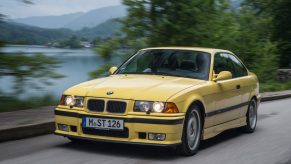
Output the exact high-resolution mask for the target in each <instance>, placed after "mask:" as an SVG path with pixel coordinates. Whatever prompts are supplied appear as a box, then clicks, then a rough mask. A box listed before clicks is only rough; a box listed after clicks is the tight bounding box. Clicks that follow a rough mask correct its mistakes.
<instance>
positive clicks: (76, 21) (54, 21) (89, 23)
mask: <svg viewBox="0 0 291 164" xmlns="http://www.w3.org/2000/svg"><path fill="white" fill-rule="evenodd" d="M125 16H126V7H125V6H123V5H118V6H109V7H104V8H99V9H94V10H91V11H88V12H85V13H81V12H79V13H72V14H66V15H60V16H40V17H28V18H21V19H13V20H11V21H12V22H16V23H21V24H26V25H30V26H37V27H42V28H51V29H56V28H68V29H71V30H75V31H77V30H81V29H82V28H84V27H88V28H91V27H95V26H97V25H99V24H100V23H102V22H105V21H107V20H109V19H114V18H120V17H125Z"/></svg>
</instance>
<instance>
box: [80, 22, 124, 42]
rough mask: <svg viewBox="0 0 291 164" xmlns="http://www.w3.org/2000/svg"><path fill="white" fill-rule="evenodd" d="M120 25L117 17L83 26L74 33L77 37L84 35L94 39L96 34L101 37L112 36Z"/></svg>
mask: <svg viewBox="0 0 291 164" xmlns="http://www.w3.org/2000/svg"><path fill="white" fill-rule="evenodd" d="M121 27H122V25H121V23H120V22H119V21H118V19H109V20H107V21H105V22H103V23H101V24H99V25H97V26H95V27H92V28H88V27H85V28H83V29H82V30H79V31H76V35H77V36H79V37H85V38H87V39H90V40H92V39H94V38H95V37H96V36H99V37H101V38H108V37H112V36H113V35H114V34H115V32H117V31H118V30H119V29H121Z"/></svg>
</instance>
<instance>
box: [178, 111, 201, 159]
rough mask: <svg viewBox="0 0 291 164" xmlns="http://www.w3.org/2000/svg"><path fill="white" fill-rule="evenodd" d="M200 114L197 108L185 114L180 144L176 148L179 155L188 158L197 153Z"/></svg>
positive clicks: (199, 134) (199, 135) (199, 136)
mask: <svg viewBox="0 0 291 164" xmlns="http://www.w3.org/2000/svg"><path fill="white" fill-rule="evenodd" d="M201 129H202V123H201V113H200V110H199V108H198V107H197V106H195V105H194V106H193V107H192V108H191V109H189V110H188V112H187V113H186V117H185V121H184V128H183V134H182V143H181V145H179V146H178V147H177V151H178V153H179V154H181V155H185V156H190V155H194V154H196V153H197V151H198V148H199V145H200V138H201Z"/></svg>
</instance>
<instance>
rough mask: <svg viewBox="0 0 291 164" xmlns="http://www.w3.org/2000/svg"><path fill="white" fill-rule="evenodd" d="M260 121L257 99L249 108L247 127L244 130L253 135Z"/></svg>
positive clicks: (252, 101)
mask: <svg viewBox="0 0 291 164" xmlns="http://www.w3.org/2000/svg"><path fill="white" fill-rule="evenodd" d="M257 121H258V112H257V102H256V100H255V99H252V100H251V101H250V103H249V106H248V112H247V119H246V122H247V125H246V126H244V127H243V128H242V130H243V132H245V133H253V132H254V131H255V130H256V126H257Z"/></svg>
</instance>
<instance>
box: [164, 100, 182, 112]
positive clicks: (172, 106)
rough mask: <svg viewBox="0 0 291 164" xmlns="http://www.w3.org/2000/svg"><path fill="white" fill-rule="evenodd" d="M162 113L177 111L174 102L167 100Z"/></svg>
mask: <svg viewBox="0 0 291 164" xmlns="http://www.w3.org/2000/svg"><path fill="white" fill-rule="evenodd" d="M164 113H179V110H178V108H177V106H176V104H175V103H172V102H167V103H166V108H165V110H164Z"/></svg>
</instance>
